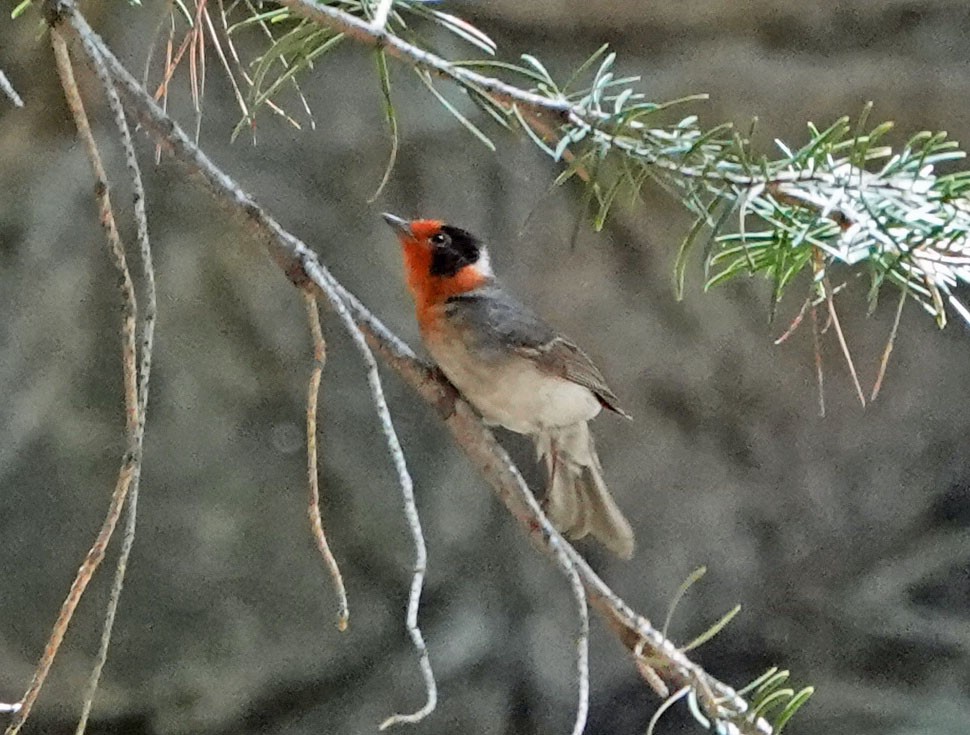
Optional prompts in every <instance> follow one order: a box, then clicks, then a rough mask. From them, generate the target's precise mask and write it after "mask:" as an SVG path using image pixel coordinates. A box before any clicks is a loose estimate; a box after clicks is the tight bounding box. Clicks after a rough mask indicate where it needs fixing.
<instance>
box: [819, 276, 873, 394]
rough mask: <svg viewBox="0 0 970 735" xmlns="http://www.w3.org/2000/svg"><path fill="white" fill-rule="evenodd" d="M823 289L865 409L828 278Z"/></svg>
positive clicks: (856, 390)
mask: <svg viewBox="0 0 970 735" xmlns="http://www.w3.org/2000/svg"><path fill="white" fill-rule="evenodd" d="M822 289H823V291H824V293H825V301H826V303H827V304H828V312H829V319H831V320H832V326H833V327H835V334H836V336H837V337H838V338H839V345H841V347H842V354H843V355H844V356H845V362H846V364H847V365H848V366H849V375H851V376H852V385H853V386H855V392H856V395H857V396H859V403H861V404H862V406H863V408H865V405H866V396H865V394H864V393H863V392H862V384H861V383H859V375H858V373H856V369H855V363H854V362H853V361H852V353H851V352H849V345H848V343H847V342H846V341H845V334H843V333H842V324H841V323H840V322H839V314H838V312H837V311H836V310H835V300H834V299H833V298H832V287H831V285H830V284H829V282H828V278H825V279H823V280H822Z"/></svg>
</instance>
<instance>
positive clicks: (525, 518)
mask: <svg viewBox="0 0 970 735" xmlns="http://www.w3.org/2000/svg"><path fill="white" fill-rule="evenodd" d="M283 1H284V4H287V5H290V6H291V7H295V6H297V5H299V6H300V7H301V8H303V9H304V10H305V11H306V12H308V13H311V12H312V13H317V12H319V13H323V14H325V15H326V14H328V13H331V12H334V13H337V12H339V11H335V10H333V9H332V8H328V7H327V6H316V5H310V4H309V3H306V2H302V1H300V2H297V0H283ZM58 8H59V11H60V12H59V14H58V16H57V17H54V18H52V23H53V24H54V25H55V26H57V27H61V28H64V29H65V30H67V31H70V32H71V33H73V34H75V35H77V36H79V37H87V38H89V39H90V40H91V41H92V42H93V43H95V44H97V45H98V48H99V49H100V52H101V54H102V56H103V58H104V60H105V63H106V65H107V66H108V68H109V71H110V72H111V74H112V76H113V77H114V79H115V81H116V83H117V85H118V87H119V91H120V92H121V95H122V97H123V100H124V103H125V105H126V107H128V109H129V111H130V112H131V114H133V115H134V116H135V117H137V118H138V119H139V120H140V122H141V123H142V129H143V130H145V131H146V132H147V133H148V134H150V135H151V136H152V138H153V139H154V140H155V141H156V142H158V143H159V144H160V145H162V146H163V147H164V148H165V149H166V150H168V151H169V153H170V154H171V155H172V156H173V157H174V158H175V159H177V160H178V161H180V162H182V163H183V164H186V165H187V166H188V167H189V168H190V169H191V170H192V171H193V172H194V173H196V174H198V175H199V176H200V177H201V178H202V180H203V182H204V183H205V185H206V187H207V188H208V189H209V190H210V192H211V193H213V194H214V195H215V197H216V198H217V200H218V201H219V202H221V203H222V204H224V205H225V206H227V207H228V208H229V209H230V210H231V211H233V212H234V213H236V214H238V215H241V216H242V217H243V218H244V219H245V221H247V222H248V224H249V225H250V227H251V229H252V231H253V233H254V234H255V235H256V237H257V238H258V239H259V240H260V241H261V242H262V243H263V244H264V245H265V247H266V248H267V251H268V253H269V254H270V256H271V257H272V259H273V260H274V261H275V262H276V263H277V264H278V265H279V267H280V268H281V270H282V271H283V272H284V273H285V274H286V276H287V277H288V278H289V279H290V280H291V282H293V283H294V284H295V285H297V286H299V287H301V288H307V287H311V288H314V289H316V290H317V291H318V292H319V293H320V294H321V295H323V296H324V297H326V298H327V299H328V301H330V303H331V305H332V306H333V307H334V308H335V310H336V311H337V312H338V315H340V314H341V312H342V311H345V312H346V313H348V314H349V315H350V316H351V317H352V318H353V320H354V321H355V322H356V324H357V326H358V327H359V329H360V330H361V331H362V332H363V333H364V335H365V336H366V337H367V341H368V342H369V343H370V344H371V345H372V346H373V347H374V348H375V349H376V350H377V352H378V354H380V355H381V357H382V359H383V360H384V361H385V362H386V363H387V364H388V365H389V366H390V367H391V368H392V369H393V370H395V372H397V373H398V375H399V376H400V377H401V378H402V379H403V380H404V381H405V382H407V383H408V384H409V385H410V386H411V387H412V388H413V389H414V390H415V391H416V392H417V393H418V395H420V396H421V397H422V399H424V400H425V401H426V402H427V403H428V404H429V405H431V406H433V407H434V408H435V409H436V410H437V411H438V413H439V415H440V417H441V419H442V421H443V422H444V424H445V426H446V427H447V428H448V429H449V431H451V433H452V435H453V437H454V438H455V441H456V442H457V444H458V445H459V447H460V448H461V449H462V451H463V452H464V453H465V455H466V456H467V457H468V458H469V460H470V461H471V462H472V464H473V465H474V466H475V467H476V468H477V469H478V471H479V472H480V473H481V474H482V476H483V477H484V478H485V479H486V480H487V481H488V483H489V484H490V485H491V486H492V488H493V490H494V491H495V493H496V495H497V496H498V497H499V499H500V500H501V501H502V502H503V503H504V504H505V505H506V507H507V508H508V509H509V511H510V512H511V513H512V515H513V516H514V517H515V518H516V520H517V521H518V522H519V524H520V525H521V526H522V528H523V530H524V531H525V532H526V533H528V534H529V535H530V537H531V538H532V540H533V541H534V542H535V543H536V544H537V545H538V546H539V547H540V548H542V549H544V550H545V551H546V553H548V554H549V555H551V556H552V557H553V558H554V559H556V560H557V562H559V563H560V566H564V567H565V568H566V569H569V568H572V569H574V570H575V573H576V574H578V576H579V578H580V579H581V580H582V584H583V587H584V588H585V591H586V595H587V597H588V599H589V601H590V603H591V604H592V605H593V607H594V608H595V609H596V610H597V611H598V612H599V613H600V614H601V615H602V616H603V618H604V619H605V620H606V622H607V624H608V625H609V626H610V628H611V629H613V630H614V631H615V632H616V634H617V636H618V638H619V639H620V641H621V642H622V643H623V645H624V646H626V647H627V648H628V649H629V650H630V651H631V652H632V651H634V650H639V651H642V652H643V654H644V656H646V657H647V658H649V659H650V660H651V661H655V662H657V663H656V665H655V666H654V669H655V670H656V671H657V672H658V674H659V675H660V676H662V677H663V679H664V681H665V683H666V684H667V685H668V686H671V687H674V688H677V689H679V688H681V687H683V686H690V687H691V688H692V690H694V691H697V692H698V695H699V699H700V701H701V705H702V706H703V707H704V708H705V712H706V714H707V715H708V716H709V717H711V718H712V719H716V720H720V721H729V722H730V723H731V724H732V725H733V726H734V727H735V728H737V731H738V732H742V733H759V734H763V733H770V732H771V726H770V725H769V724H768V723H767V722H766V721H765V720H764V719H763V718H757V719H756V720H755V721H753V722H752V721H751V720H750V719H749V718H748V717H747V716H746V715H745V713H746V712H747V711H748V709H749V706H748V704H747V702H746V701H745V700H744V699H743V698H741V697H740V696H739V695H738V694H737V693H736V692H735V691H734V690H733V689H731V688H730V687H728V686H727V685H725V684H723V683H721V682H719V681H717V680H716V679H714V678H713V677H711V676H710V675H708V674H707V673H706V672H705V671H704V670H703V669H701V668H700V667H699V666H698V665H697V664H695V663H693V662H692V661H690V660H689V659H688V658H687V657H686V656H685V655H684V654H683V652H682V651H680V650H679V649H678V648H677V647H676V646H675V645H674V644H673V643H672V642H670V641H669V640H667V639H666V638H664V637H663V636H662V635H661V634H660V632H659V631H658V630H656V629H655V628H653V627H652V626H651V625H650V623H649V622H648V621H647V620H646V619H645V618H643V617H642V616H640V615H638V614H636V613H635V612H634V611H633V610H632V609H631V608H630V607H629V606H628V605H627V604H626V603H625V602H624V601H623V600H622V599H621V598H620V597H619V596H618V595H616V593H614V592H613V591H612V590H611V589H610V588H609V587H608V586H607V585H606V583H605V582H603V580H602V579H600V577H599V576H598V575H597V574H596V573H595V572H594V571H593V570H592V569H591V568H590V567H589V565H588V564H587V563H586V561H585V560H584V559H583V558H582V557H581V556H580V555H579V554H578V553H577V552H576V550H575V549H573V547H572V546H571V545H569V544H568V542H566V541H565V539H563V538H562V536H560V535H559V533H558V532H557V531H556V530H555V529H554V528H553V527H552V525H551V524H550V523H549V521H548V519H546V518H545V516H544V514H542V512H541V509H540V508H539V507H538V504H537V503H536V501H535V498H534V496H533V495H532V493H531V491H530V490H529V489H528V487H527V486H526V484H525V482H524V480H523V479H522V476H521V474H520V473H519V471H518V470H517V469H516V467H515V465H514V464H513V463H512V461H511V460H510V458H509V457H508V455H507V454H506V452H505V450H504V449H503V448H502V447H501V446H500V445H499V444H498V443H497V441H496V440H495V437H494V436H493V435H492V433H491V432H490V431H489V430H488V428H487V427H485V426H484V424H483V423H482V421H481V419H480V418H479V417H478V416H477V414H476V413H475V412H474V410H473V409H472V408H471V407H470V406H469V405H468V404H467V403H465V402H464V401H463V400H461V398H460V397H459V396H457V395H456V393H455V391H454V389H453V388H452V387H451V386H450V385H449V384H448V383H447V382H446V381H445V380H443V379H442V378H441V377H440V376H439V375H438V374H437V373H436V372H434V371H432V370H430V369H429V368H428V366H427V365H425V364H424V363H422V362H421V361H419V360H418V359H417V358H416V357H415V355H414V353H413V352H412V351H411V350H410V348H409V347H408V346H407V345H406V344H404V343H403V342H402V341H401V340H400V339H399V338H397V337H396V336H395V335H394V334H393V333H392V332H390V331H389V330H388V329H387V328H386V327H385V326H384V325H383V324H382V323H381V322H380V321H379V320H378V319H377V318H376V317H374V316H373V315H372V314H371V313H370V312H369V311H368V310H367V309H366V308H365V307H364V306H363V305H362V304H361V303H360V302H359V301H358V300H357V299H356V298H355V297H354V296H353V295H352V294H350V293H349V292H348V291H346V289H344V288H343V287H342V286H341V285H340V284H339V283H338V282H337V281H336V280H335V279H334V278H333V276H332V275H331V274H330V273H329V271H328V270H327V269H326V267H325V266H323V265H322V264H321V263H320V261H319V259H318V258H317V256H316V254H315V253H313V252H312V251H311V250H310V249H309V248H308V247H307V246H306V245H305V244H304V243H303V242H301V241H300V240H299V239H297V238H296V237H295V236H294V235H292V234H290V233H289V232H287V231H286V230H285V229H284V228H283V227H282V226H281V225H280V224H279V223H278V222H277V221H276V220H275V219H273V218H272V217H271V216H270V215H269V214H268V213H266V212H265V211H264V210H263V209H262V208H261V207H260V206H259V205H258V204H257V203H256V202H255V201H254V200H253V199H252V198H251V197H250V196H249V195H248V194H246V193H245V192H244V191H243V190H242V189H241V188H240V187H239V186H238V185H237V184H236V183H235V182H234V181H233V180H232V179H231V178H230V177H228V176H227V175H226V174H225V173H223V172H222V171H221V170H220V169H219V168H218V167H216V166H215V165H214V164H213V163H212V162H211V161H210V160H209V159H208V157H207V156H206V155H205V154H204V153H203V152H202V151H200V150H199V149H198V148H197V147H196V146H195V145H194V144H193V143H192V141H191V140H190V139H189V138H188V137H187V136H186V135H185V133H184V132H183V131H182V130H181V128H179V126H178V125H177V124H176V123H175V122H173V121H172V120H171V119H170V118H169V117H168V116H167V115H166V114H165V113H164V112H163V111H162V110H161V109H159V107H158V106H157V105H155V104H154V102H153V101H152V100H151V98H150V97H149V95H147V94H146V92H145V91H144V90H143V89H142V88H141V86H140V85H139V84H138V83H137V81H136V80H135V79H134V78H133V77H132V76H131V75H130V74H129V73H128V71H127V70H126V69H125V68H124V67H123V66H122V65H121V63H120V62H119V61H118V60H117V59H116V58H115V57H114V56H113V55H112V54H111V53H110V51H108V49H107V48H106V47H104V45H103V43H102V42H101V40H100V39H99V38H98V37H97V36H96V35H95V34H94V33H93V31H92V30H91V29H90V27H89V26H88V25H87V23H86V21H85V20H84V19H83V17H82V16H81V15H80V14H79V13H77V12H76V10H75V9H74V7H73V3H71V2H67V1H66V0H62V2H61V3H60V4H58ZM341 15H343V14H341ZM343 30H348V32H352V33H357V34H360V33H361V32H362V28H360V27H358V26H356V25H353V24H351V25H349V26H348V27H347V29H343ZM368 38H370V36H368ZM393 43H394V40H393V38H388V39H387V45H386V47H387V48H392V47H393ZM490 81H494V80H490ZM496 84H499V85H500V84H501V83H496ZM512 89H514V88H512ZM516 92H517V93H521V91H520V90H516ZM523 94H524V93H523ZM544 102H548V101H547V100H544ZM334 297H336V300H335V298H334ZM567 562H568V563H567Z"/></svg>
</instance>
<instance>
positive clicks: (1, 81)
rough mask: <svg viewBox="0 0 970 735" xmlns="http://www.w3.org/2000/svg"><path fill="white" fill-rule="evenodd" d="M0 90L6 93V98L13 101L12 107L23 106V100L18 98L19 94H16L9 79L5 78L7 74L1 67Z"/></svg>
mask: <svg viewBox="0 0 970 735" xmlns="http://www.w3.org/2000/svg"><path fill="white" fill-rule="evenodd" d="M0 92H3V93H4V94H5V95H7V99H9V100H10V101H11V102H13V104H14V107H23V106H24V101H23V100H22V99H21V98H20V95H19V94H17V90H16V89H14V88H13V85H12V84H11V83H10V80H9V79H7V75H6V74H4V73H3V70H2V69H0Z"/></svg>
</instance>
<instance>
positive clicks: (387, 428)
mask: <svg viewBox="0 0 970 735" xmlns="http://www.w3.org/2000/svg"><path fill="white" fill-rule="evenodd" d="M286 234H287V235H288V236H289V237H290V238H292V240H293V241H295V242H299V241H298V240H296V238H294V237H293V236H292V235H289V233H286ZM303 269H304V272H305V273H306V275H307V276H309V278H310V280H311V281H312V282H313V283H314V284H315V285H316V286H317V288H318V289H320V290H321V291H322V292H323V293H324V294H325V295H326V296H327V298H328V300H329V301H330V306H331V307H332V308H333V310H334V311H335V312H336V314H337V316H338V317H339V318H340V321H341V322H343V325H344V327H345V328H346V329H347V331H348V332H349V334H350V336H351V338H352V339H353V342H354V345H355V346H356V347H357V349H358V351H359V352H360V355H361V357H362V358H363V361H364V365H365V367H366V368H367V383H368V385H369V386H370V390H371V398H372V399H373V402H374V407H375V408H376V409H377V415H378V417H379V418H380V421H381V429H382V430H383V431H384V438H385V440H386V441H387V448H388V451H389V452H390V454H391V459H392V460H393V462H394V469H395V471H396V472H397V479H398V485H399V487H400V489H401V494H402V496H403V499H404V516H405V518H406V519H407V522H408V529H409V530H410V532H411V538H412V541H413V543H414V567H413V574H412V576H411V590H410V593H409V594H408V607H407V615H406V617H405V623H406V626H407V630H408V635H410V636H411V642H412V643H413V645H414V648H415V650H416V651H417V652H418V663H419V665H420V667H421V675H422V677H423V678H424V688H425V692H426V694H427V699H426V700H425V703H424V705H423V706H422V707H421V708H420V709H418V710H416V711H414V712H411V713H408V714H395V715H391V716H390V717H388V718H387V719H386V720H384V722H382V723H381V725H380V729H381V730H384V729H385V728H388V727H391V726H392V725H397V724H400V723H415V722H420V721H421V720H423V719H424V718H425V717H427V716H428V715H429V714H431V713H432V712H433V711H434V708H435V707H436V706H437V704H438V685H437V683H436V682H435V678H434V672H433V671H432V669H431V659H430V658H429V657H428V648H427V646H426V645H425V642H424V635H423V634H422V633H421V628H420V627H418V608H419V607H420V604H421V590H422V589H423V587H424V575H425V570H426V568H427V564H428V550H427V547H426V545H425V542H424V534H423V532H422V531H421V519H420V518H419V517H418V507H417V504H416V503H415V500H414V483H413V481H412V480H411V474H410V472H408V468H407V462H406V461H405V459H404V450H403V449H402V448H401V443H400V441H399V440H398V438H397V432H396V431H395V429H394V422H393V421H392V420H391V411H390V409H389V408H388V407H387V401H386V400H385V399H384V388H383V386H382V385H381V377H380V373H378V371H377V360H375V359H374V353H372V352H371V350H370V347H368V345H367V342H366V340H365V339H364V334H363V332H362V331H361V330H360V328H359V327H358V325H357V323H356V322H355V321H354V317H353V316H352V315H351V313H350V311H349V310H348V308H347V303H346V300H345V299H344V298H342V297H341V294H340V292H339V291H338V289H337V288H336V287H337V286H338V285H339V284H337V281H336V279H334V277H333V276H332V275H330V272H329V271H328V270H327V269H326V268H324V267H323V266H322V265H321V264H320V263H319V262H318V261H317V260H316V259H313V260H312V261H311V260H309V259H308V260H306V261H305V262H304V263H303Z"/></svg>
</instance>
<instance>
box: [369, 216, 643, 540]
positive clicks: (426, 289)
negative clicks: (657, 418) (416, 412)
mask: <svg viewBox="0 0 970 735" xmlns="http://www.w3.org/2000/svg"><path fill="white" fill-rule="evenodd" d="M384 219H385V220H386V221H387V223H388V224H389V225H390V226H391V227H392V228H393V229H394V230H395V232H396V233H397V236H398V239H399V240H400V242H401V249H402V251H403V255H404V271H405V277H406V280H407V285H408V289H409V290H410V291H411V295H412V296H413V297H414V303H415V308H416V312H417V318H418V325H419V327H420V329H421V336H422V338H423V339H424V343H425V345H426V346H427V348H428V351H429V352H430V353H431V356H432V357H433V358H434V359H435V361H436V362H437V363H438V366H439V367H440V368H441V371H442V372H443V373H444V374H445V375H446V376H447V377H448V379H449V380H450V381H451V382H452V383H453V384H454V385H455V387H456V388H457V389H458V390H459V391H461V393H462V394H463V395H464V396H465V398H466V399H468V401H469V402H470V403H471V404H472V405H473V406H474V407H475V408H476V409H477V410H478V412H479V413H480V414H481V415H482V418H484V419H485V421H486V422H487V423H490V424H497V425H500V426H504V427H505V428H507V429H510V430H512V431H515V432H518V433H520V434H528V435H530V436H531V437H533V439H534V441H535V443H536V451H537V453H538V455H539V457H540V458H541V459H543V460H544V461H545V465H546V469H547V471H548V476H549V483H548V488H547V490H546V497H545V512H546V514H547V515H548V517H549V520H550V521H551V522H552V524H553V525H554V526H555V527H556V528H557V529H559V530H560V531H561V532H562V533H564V534H566V535H567V536H568V537H570V538H582V537H583V536H586V535H587V534H589V535H592V536H593V537H594V538H596V539H598V540H599V541H600V542H602V543H603V544H604V545H605V546H606V547H607V548H609V549H610V550H611V551H613V552H615V553H616V554H618V555H619V556H621V557H623V558H629V557H631V556H632V555H633V531H632V530H631V528H630V524H629V523H628V522H627V520H626V518H624V517H623V513H621V512H620V509H619V508H618V507H617V505H616V503H615V502H614V500H613V498H612V496H611V495H610V493H609V490H607V488H606V484H605V483H604V481H603V470H602V467H600V462H599V458H598V457H597V456H596V447H595V445H594V443H593V436H592V434H590V431H589V427H588V426H587V422H588V421H589V420H590V419H592V418H593V417H594V416H596V415H597V414H598V413H599V412H600V409H601V408H604V407H605V408H607V409H609V410H611V411H613V412H615V413H618V414H620V415H621V416H624V417H626V418H629V417H628V416H627V415H626V413H624V412H623V410H622V409H621V408H620V406H619V405H618V402H617V398H616V396H615V395H614V394H613V391H611V390H610V389H609V387H608V386H607V385H606V381H605V380H604V378H603V375H602V374H601V373H600V371H599V370H598V369H597V368H596V366H595V365H594V364H593V363H592V361H591V360H590V359H589V357H587V356H586V354H585V353H584V352H583V351H582V350H580V349H579V348H578V347H577V346H576V345H574V344H573V343H572V342H570V341H569V340H568V339H566V338H565V337H563V336H562V335H560V334H558V333H557V332H556V331H555V330H553V329H552V328H551V327H550V326H548V325H547V324H546V323H545V322H543V321H542V320H541V319H539V317H537V316H536V315H535V314H533V313H532V312H531V311H530V310H529V309H528V308H527V307H525V306H523V305H522V304H520V303H519V302H518V301H516V300H515V299H514V298H512V297H511V296H509V295H508V294H507V293H506V292H505V291H504V290H503V289H502V287H501V286H500V285H499V283H498V282H497V281H496V279H495V276H494V274H493V273H492V268H491V265H490V263H489V257H488V250H487V249H486V248H485V245H484V244H482V242H481V241H479V240H478V238H476V237H475V236H474V235H472V234H471V233H469V232H466V231H465V230H462V229H460V228H458V227H453V226H452V225H448V224H445V223H443V222H440V221H438V220H430V219H421V220H413V221H407V220H404V219H401V218H400V217H396V216H394V215H392V214H384Z"/></svg>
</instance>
